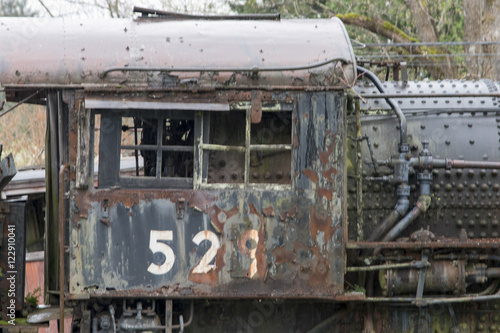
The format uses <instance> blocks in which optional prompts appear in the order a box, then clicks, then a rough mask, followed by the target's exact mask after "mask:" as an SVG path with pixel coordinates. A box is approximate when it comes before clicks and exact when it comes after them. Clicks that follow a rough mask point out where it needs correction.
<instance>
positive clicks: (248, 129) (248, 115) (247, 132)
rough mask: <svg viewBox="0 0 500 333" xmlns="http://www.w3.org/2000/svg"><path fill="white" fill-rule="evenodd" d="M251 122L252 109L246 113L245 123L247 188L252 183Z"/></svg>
mask: <svg viewBox="0 0 500 333" xmlns="http://www.w3.org/2000/svg"><path fill="white" fill-rule="evenodd" d="M251 122H252V110H251V109H250V108H248V109H247V111H246V121H245V123H246V124H245V175H244V176H245V178H244V179H245V187H246V186H247V185H248V183H249V182H250V139H251Z"/></svg>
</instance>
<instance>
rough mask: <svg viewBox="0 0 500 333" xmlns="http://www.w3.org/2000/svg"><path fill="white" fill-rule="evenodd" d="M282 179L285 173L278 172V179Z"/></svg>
mask: <svg viewBox="0 0 500 333" xmlns="http://www.w3.org/2000/svg"><path fill="white" fill-rule="evenodd" d="M281 178H283V172H281V171H278V172H277V173H276V179H281Z"/></svg>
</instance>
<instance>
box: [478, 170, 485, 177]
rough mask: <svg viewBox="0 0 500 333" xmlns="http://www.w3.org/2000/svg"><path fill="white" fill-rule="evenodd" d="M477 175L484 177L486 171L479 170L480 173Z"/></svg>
mask: <svg viewBox="0 0 500 333" xmlns="http://www.w3.org/2000/svg"><path fill="white" fill-rule="evenodd" d="M479 174H480V175H481V177H484V176H486V170H485V169H481V171H480V172H479Z"/></svg>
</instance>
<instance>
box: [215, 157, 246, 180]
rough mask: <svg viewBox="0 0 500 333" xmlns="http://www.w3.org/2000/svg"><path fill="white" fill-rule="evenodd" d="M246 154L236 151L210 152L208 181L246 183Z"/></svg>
mask: <svg viewBox="0 0 500 333" xmlns="http://www.w3.org/2000/svg"><path fill="white" fill-rule="evenodd" d="M244 172H245V154H244V153H241V152H235V151H210V152H209V153H208V178H207V181H208V183H211V184H214V183H232V184H241V183H244Z"/></svg>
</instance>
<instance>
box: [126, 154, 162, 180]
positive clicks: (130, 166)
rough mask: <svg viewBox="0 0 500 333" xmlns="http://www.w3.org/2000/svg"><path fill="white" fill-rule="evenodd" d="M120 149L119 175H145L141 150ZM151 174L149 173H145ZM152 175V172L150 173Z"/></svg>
mask: <svg viewBox="0 0 500 333" xmlns="http://www.w3.org/2000/svg"><path fill="white" fill-rule="evenodd" d="M135 154H136V151H135V150H132V149H122V150H121V152H120V177H145V174H144V158H143V157H142V155H141V151H137V158H136V155H135ZM147 176H151V174H149V175H147ZM152 176H153V177H154V174H153V175H152Z"/></svg>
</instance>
